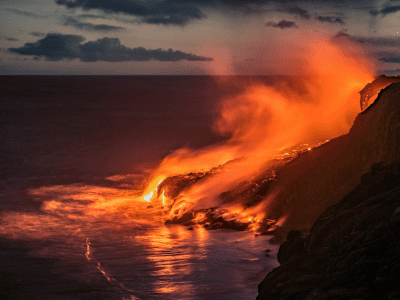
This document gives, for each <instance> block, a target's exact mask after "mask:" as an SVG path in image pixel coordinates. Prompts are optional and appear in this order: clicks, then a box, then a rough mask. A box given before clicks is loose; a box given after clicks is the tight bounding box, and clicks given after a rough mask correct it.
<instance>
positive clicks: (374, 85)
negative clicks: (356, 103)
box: [360, 75, 400, 111]
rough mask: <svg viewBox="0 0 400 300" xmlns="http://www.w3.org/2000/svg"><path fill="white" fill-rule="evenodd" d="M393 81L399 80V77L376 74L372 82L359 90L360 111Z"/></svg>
mask: <svg viewBox="0 0 400 300" xmlns="http://www.w3.org/2000/svg"><path fill="white" fill-rule="evenodd" d="M394 82H400V77H397V76H396V77H386V76H385V75H381V76H378V77H377V78H376V79H375V80H374V81H373V82H371V83H368V84H367V85H366V86H365V87H364V88H363V89H362V90H361V91H360V105H361V111H364V110H366V109H367V108H368V107H369V106H370V105H371V104H372V103H373V102H374V101H375V99H376V97H377V96H378V94H379V92H380V91H381V90H382V89H384V88H385V87H387V86H388V85H390V84H392V83H394Z"/></svg>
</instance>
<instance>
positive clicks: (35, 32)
mask: <svg viewBox="0 0 400 300" xmlns="http://www.w3.org/2000/svg"><path fill="white" fill-rule="evenodd" d="M29 34H30V35H31V36H36V37H43V36H46V34H45V33H43V32H37V31H32V32H29Z"/></svg>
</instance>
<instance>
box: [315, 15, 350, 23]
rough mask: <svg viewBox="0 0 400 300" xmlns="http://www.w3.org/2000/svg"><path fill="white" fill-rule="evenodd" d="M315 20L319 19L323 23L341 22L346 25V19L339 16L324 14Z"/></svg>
mask: <svg viewBox="0 0 400 300" xmlns="http://www.w3.org/2000/svg"><path fill="white" fill-rule="evenodd" d="M315 20H317V21H318V22H321V23H324V22H326V23H332V24H335V23H337V24H341V25H344V21H343V20H342V18H338V17H322V16H316V17H315Z"/></svg>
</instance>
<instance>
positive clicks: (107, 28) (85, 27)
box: [63, 17, 125, 32]
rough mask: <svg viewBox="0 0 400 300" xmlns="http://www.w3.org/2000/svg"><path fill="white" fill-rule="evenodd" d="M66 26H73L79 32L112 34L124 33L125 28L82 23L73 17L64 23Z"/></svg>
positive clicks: (67, 18) (66, 19)
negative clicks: (113, 32) (115, 32)
mask: <svg viewBox="0 0 400 300" xmlns="http://www.w3.org/2000/svg"><path fill="white" fill-rule="evenodd" d="M63 25H64V26H71V27H74V28H76V29H79V30H85V31H98V32H110V31H122V30H125V28H124V27H120V26H112V25H106V24H92V23H87V22H80V21H78V20H77V19H75V18H73V17H66V18H65V21H64V23H63Z"/></svg>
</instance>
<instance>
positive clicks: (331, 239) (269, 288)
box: [257, 161, 400, 300]
mask: <svg viewBox="0 0 400 300" xmlns="http://www.w3.org/2000/svg"><path fill="white" fill-rule="evenodd" d="M296 248H298V249H299V251H296V250H295V249H296ZM279 253H280V254H278V257H279V255H280V263H281V266H280V267H278V268H276V269H274V270H273V271H272V272H270V273H269V274H268V275H267V276H266V277H265V279H264V280H263V281H262V282H261V283H260V285H259V287H258V288H259V295H258V297H257V300H264V299H265V300H266V299H268V300H274V299H276V300H278V299H279V300H283V299H296V300H303V299H304V300H328V299H343V300H345V299H346V300H347V299H387V300H389V299H393V300H394V299H400V298H399V297H400V285H399V284H398V283H399V282H400V161H397V162H393V163H391V164H390V165H384V164H375V165H373V166H372V167H371V170H370V171H369V172H368V173H367V174H365V175H364V176H363V180H362V181H361V183H360V184H359V185H358V186H357V187H356V188H355V189H354V190H352V191H351V192H350V193H348V194H347V195H346V196H345V197H344V198H343V199H342V200H341V201H340V202H339V203H337V204H336V205H333V206H331V207H329V208H328V209H327V210H326V211H325V212H324V213H323V214H322V215H321V216H320V217H319V218H318V220H317V221H316V222H315V223H314V225H313V226H312V228H311V230H310V233H309V235H307V236H303V235H302V234H301V232H294V231H291V232H289V234H288V237H287V241H286V242H285V243H283V244H282V245H281V248H280V249H279Z"/></svg>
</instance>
